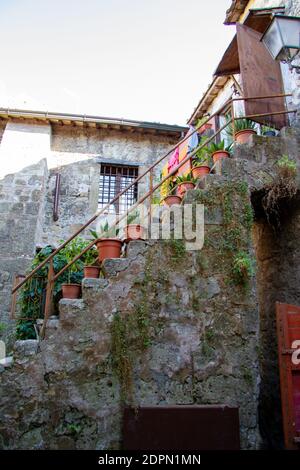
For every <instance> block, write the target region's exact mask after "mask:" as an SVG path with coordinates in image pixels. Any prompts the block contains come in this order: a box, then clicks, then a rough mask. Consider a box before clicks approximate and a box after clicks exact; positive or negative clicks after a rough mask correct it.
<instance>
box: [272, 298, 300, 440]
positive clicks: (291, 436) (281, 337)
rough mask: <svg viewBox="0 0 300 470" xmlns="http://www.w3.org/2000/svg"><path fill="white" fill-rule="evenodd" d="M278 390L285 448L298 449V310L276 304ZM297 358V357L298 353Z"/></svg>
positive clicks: (299, 326) (299, 409) (299, 414)
mask: <svg viewBox="0 0 300 470" xmlns="http://www.w3.org/2000/svg"><path fill="white" fill-rule="evenodd" d="M276 319H277V335H278V356H279V371H280V390H281V405H282V418H283V431H284V441H285V447H286V448H287V449H300V447H299V444H300V364H296V363H295V362H296V361H295V354H294V353H295V351H296V350H297V349H300V346H298V347H297V348H295V347H294V348H293V343H294V342H295V341H300V307H297V306H295V305H288V304H282V303H279V302H277V303H276ZM298 358H300V354H298Z"/></svg>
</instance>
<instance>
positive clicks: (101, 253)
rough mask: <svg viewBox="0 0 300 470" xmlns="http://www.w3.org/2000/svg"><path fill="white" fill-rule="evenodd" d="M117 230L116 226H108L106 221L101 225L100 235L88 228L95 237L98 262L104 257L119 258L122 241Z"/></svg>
mask: <svg viewBox="0 0 300 470" xmlns="http://www.w3.org/2000/svg"><path fill="white" fill-rule="evenodd" d="M119 232H120V230H119V229H118V228H116V227H110V226H109V224H108V221H106V222H105V224H104V225H101V228H100V237H99V235H98V233H97V232H96V231H95V230H90V234H91V235H92V236H93V237H94V238H95V245H96V247H97V250H98V260H99V262H100V263H102V261H104V260H105V259H111V258H120V256H121V249H122V244H123V242H122V241H121V240H120V239H119V238H118V235H119Z"/></svg>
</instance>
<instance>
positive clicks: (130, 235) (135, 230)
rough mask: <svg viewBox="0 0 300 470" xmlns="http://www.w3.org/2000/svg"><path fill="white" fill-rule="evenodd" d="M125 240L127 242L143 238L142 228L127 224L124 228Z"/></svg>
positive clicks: (137, 225) (138, 225)
mask: <svg viewBox="0 0 300 470" xmlns="http://www.w3.org/2000/svg"><path fill="white" fill-rule="evenodd" d="M124 230H125V238H126V239H127V240H139V239H141V238H143V237H144V232H145V230H144V227H142V226H141V225H140V224H129V225H126V227H125V229H124Z"/></svg>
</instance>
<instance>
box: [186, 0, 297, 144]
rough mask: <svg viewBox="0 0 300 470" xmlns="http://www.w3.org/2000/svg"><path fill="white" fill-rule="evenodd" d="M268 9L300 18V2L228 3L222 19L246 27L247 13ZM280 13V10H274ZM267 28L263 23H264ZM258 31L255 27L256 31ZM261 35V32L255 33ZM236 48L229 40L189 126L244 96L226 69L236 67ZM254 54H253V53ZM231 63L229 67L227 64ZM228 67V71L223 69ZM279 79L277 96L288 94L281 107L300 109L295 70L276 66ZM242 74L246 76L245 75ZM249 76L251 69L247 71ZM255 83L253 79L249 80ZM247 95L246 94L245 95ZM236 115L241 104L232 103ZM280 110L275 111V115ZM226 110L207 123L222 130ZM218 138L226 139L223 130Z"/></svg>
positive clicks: (238, 76)
mask: <svg viewBox="0 0 300 470" xmlns="http://www.w3.org/2000/svg"><path fill="white" fill-rule="evenodd" d="M268 8H283V10H282V13H284V14H285V15H287V16H299V17H300V0H287V1H285V0H249V1H247V0H232V2H231V6H230V8H229V9H228V10H227V12H226V16H225V22H224V24H225V25H231V26H233V25H237V24H245V23H247V21H246V20H247V17H248V18H249V14H250V12H251V11H255V10H259V9H268ZM278 12H280V10H278ZM249 24H251V25H252V26H253V28H256V25H255V24H254V23H250V22H249ZM266 24H267V23H266ZM258 30H259V27H258ZM259 32H261V30H259ZM238 49H239V48H238V47H237V41H236V37H235V38H234V39H233V41H232V43H231V44H230V45H229V46H228V48H227V50H225V51H224V55H223V57H222V59H221V61H220V63H219V65H218V67H217V69H216V70H215V71H214V76H213V80H212V82H211V83H210V85H209V86H208V88H207V90H206V91H205V92H204V93H203V96H202V97H201V98H200V101H199V103H198V104H197V106H196V108H195V109H194V111H193V113H192V115H191V116H190V118H189V123H195V122H197V119H199V118H201V117H202V116H207V115H213V114H214V113H215V112H217V111H218V110H219V109H220V108H221V107H222V106H224V104H225V103H226V102H227V101H228V100H229V99H230V98H236V97H239V96H245V93H244V90H243V77H242V75H241V73H240V71H238V70H233V71H232V72H229V69H230V67H231V65H232V68H233V69H234V68H239V66H238V67H236V65H237V64H236V61H237V60H238V59H237V56H239V50H238ZM254 53H255V52H254ZM299 60H300V59H299V58H298V57H296V58H295V60H294V62H293V63H294V64H295V65H299V63H300V62H299ZM230 61H232V64H230ZM227 67H228V69H227ZM280 70H281V76H282V90H281V93H286V94H291V95H292V96H288V97H286V98H285V100H284V101H285V102H284V103H282V104H283V105H285V106H286V108H287V109H289V110H292V109H298V110H299V109H300V91H299V90H300V79H299V73H297V70H292V71H290V70H289V67H288V65H287V64H284V63H281V64H280ZM245 73H246V72H245ZM249 73H251V68H250V69H249ZM265 79H266V77H265V76H263V75H262V76H261V77H260V81H261V82H262V81H264V80H265ZM253 80H255V77H253ZM246 94H247V93H246ZM234 108H235V113H236V115H237V116H238V115H243V114H244V111H245V109H244V103H243V102H241V101H240V102H235V103H234ZM281 109H282V106H280V109H279V108H278V111H279V110H281ZM228 111H229V110H228V109H227V110H225V111H224V112H222V113H220V116H219V117H218V121H219V122H218V123H215V122H214V121H213V120H212V121H211V123H212V125H213V126H214V127H218V126H222V125H223V124H224V123H225V122H226V113H228ZM297 119H298V118H297V115H296V114H289V115H288V122H289V123H290V124H292V123H293V121H295V120H297ZM222 138H224V139H225V140H226V139H227V135H226V130H224V131H223V132H222Z"/></svg>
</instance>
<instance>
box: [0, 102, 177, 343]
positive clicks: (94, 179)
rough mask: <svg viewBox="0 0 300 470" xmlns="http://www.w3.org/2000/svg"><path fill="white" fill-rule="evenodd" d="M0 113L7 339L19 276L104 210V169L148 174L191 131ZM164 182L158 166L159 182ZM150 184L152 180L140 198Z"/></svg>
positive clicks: (0, 238)
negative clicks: (101, 202) (43, 251)
mask: <svg viewBox="0 0 300 470" xmlns="http://www.w3.org/2000/svg"><path fill="white" fill-rule="evenodd" d="M0 116H1V121H0V142H1V143H0V160H1V162H2V165H1V170H0V214H1V220H0V305H1V307H0V322H1V324H2V328H1V336H2V337H4V338H7V335H8V334H9V332H10V331H11V329H10V327H9V312H10V304H11V294H10V292H11V288H12V282H13V276H14V274H24V273H25V271H26V270H27V268H28V267H29V266H30V263H31V261H32V259H33V257H34V255H35V253H36V250H37V249H38V248H40V247H43V246H45V245H52V246H53V247H56V246H58V245H59V242H60V241H61V240H65V239H66V238H68V237H69V236H70V235H72V234H73V233H74V232H75V231H76V230H77V229H79V228H80V227H81V226H82V225H83V224H84V223H85V222H86V221H87V220H88V219H89V218H90V217H91V216H92V215H93V214H94V213H95V212H96V211H97V209H98V199H99V196H100V195H101V194H99V193H100V192H101V188H99V181H100V173H101V164H102V165H104V164H105V165H109V166H110V165H111V166H114V165H117V166H120V167H129V168H135V170H136V174H141V173H142V172H144V171H145V170H146V169H147V168H148V167H149V166H150V165H151V164H153V163H154V162H155V161H156V160H157V159H158V158H159V157H161V156H163V155H164V154H165V153H166V152H167V151H168V150H169V149H170V148H171V147H172V146H174V145H175V143H176V142H177V141H178V140H179V139H180V137H181V135H182V134H183V133H184V132H186V128H184V127H179V126H169V125H163V124H157V123H141V122H137V121H124V120H123V121H118V120H109V119H102V118H97V117H87V116H69V115H67V116H63V115H57V114H55V115H53V114H51V113H47V115H46V113H32V112H28V111H24V110H23V111H22V110H20V111H14V112H13V111H9V110H4V109H2V110H1V112H0ZM58 173H59V174H60V188H59V205H58V218H57V220H54V217H53V205H54V193H55V182H56V175H57V174H58ZM158 177H159V169H157V170H156V174H154V175H153V180H154V181H155V180H157V178H158ZM149 184H150V180H149V175H147V177H145V178H144V179H142V180H141V181H140V183H139V185H138V194H137V197H139V196H140V195H141V194H143V192H145V191H147V190H149Z"/></svg>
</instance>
